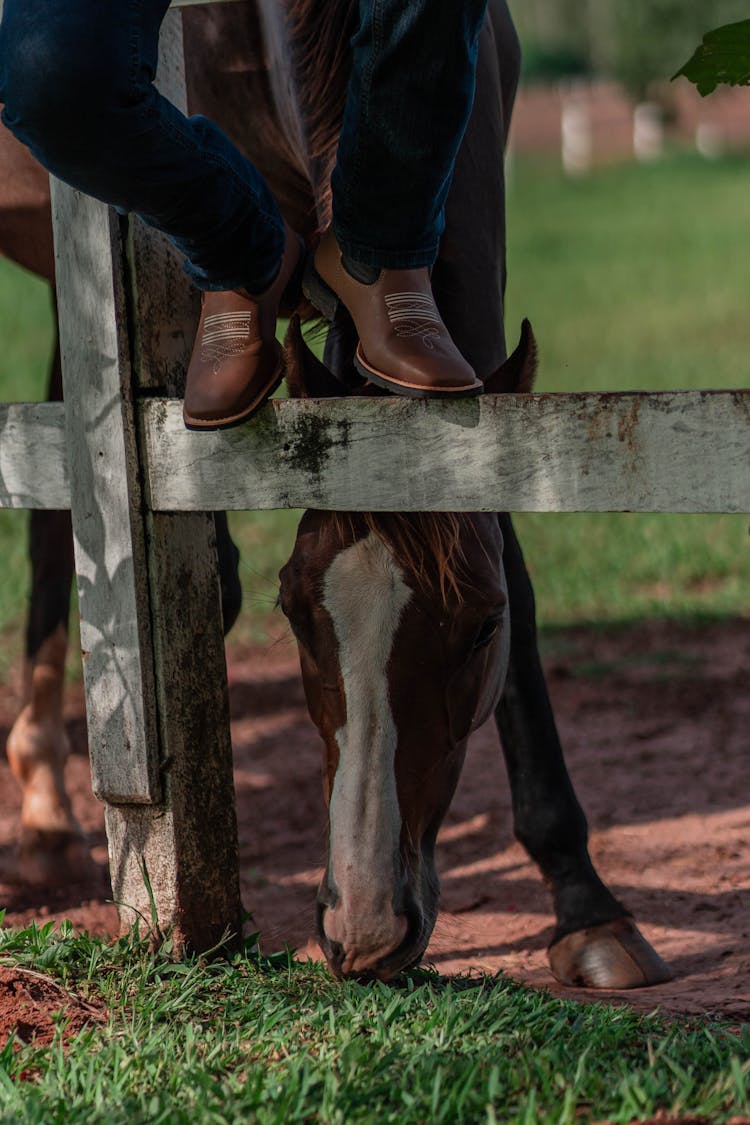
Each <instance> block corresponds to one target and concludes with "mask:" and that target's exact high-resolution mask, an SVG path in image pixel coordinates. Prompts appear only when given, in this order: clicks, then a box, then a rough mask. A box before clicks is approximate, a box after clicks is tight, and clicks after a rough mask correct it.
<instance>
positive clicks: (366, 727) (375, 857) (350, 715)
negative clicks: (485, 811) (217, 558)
mask: <svg viewBox="0 0 750 1125" xmlns="http://www.w3.org/2000/svg"><path fill="white" fill-rule="evenodd" d="M534 352H535V348H534V340H533V335H532V333H531V328H530V326H529V325H528V323H527V322H524V328H523V333H522V340H521V344H520V345H519V348H518V349H516V352H515V353H514V354H513V356H512V357H511V358H510V360H508V361H507V363H506V364H504V365H503V367H502V368H501V369H500V370H499V371H498V372H497V373H496V374H495V375H494V376H493V377H492V378H491V379H490V380H488V381H487V384H486V390H488V391H489V390H491V391H498V390H506V391H507V390H526V389H529V388H530V383H531V379H532V377H533V368H534V362H535V357H534ZM287 360H288V372H287V381H288V383H289V384H290V390H291V393H292V394H293V395H294V396H310V397H325V396H326V395H328V396H330V395H332V394H335V395H339V396H340V395H341V394H342V393H344V392H343V391H342V384H341V383H340V382H339V381H338V380H337V379H335V378H334V376H332V375H331V374H330V372H328V371H327V370H326V369H325V367H324V366H323V365H322V364H321V363H320V362H319V361H318V360H316V359H315V357H314V356H313V355H312V353H311V352H309V350H308V349H307V348H306V346H305V345H304V343H303V341H302V336H301V333H300V330H299V325H298V323H297V322H293V323H292V325H291V327H290V334H289V338H288V341H287ZM368 390H369V389H368V388H367V387H359V388H355V389H354V392H353V393H360V394H362V393H368ZM502 552H503V542H502V535H501V532H500V527H499V524H498V520H497V517H496V516H495V515H494V514H487V513H469V514H464V513H460V514H453V513H385V512H380V513H375V512H369V513H352V512H347V513H341V512H324V511H307V512H306V513H305V515H304V516H303V518H302V520H301V522H300V525H299V529H298V532H297V538H296V542H295V545H294V550H293V552H292V555H291V557H290V559H289V561H288V562H287V564H286V565H285V566H284V568H283V569H282V571H281V574H280V581H281V592H280V605H281V608H282V610H283V612H284V613H285V615H286V617H287V618H288V620H289V623H290V625H291V627H292V630H293V632H294V634H295V637H296V639H297V644H298V648H299V654H300V662H301V667H302V676H303V680H304V686H305V693H306V697H307V703H308V707H309V711H310V715H311V717H312V719H313V721H314V723H315V725H316V726H317V727H318V730H319V731H320V734H321V735H322V737H323V743H324V766H323V777H324V790H325V796H326V800H327V803H328V809H329V839H328V860H327V865H326V871H325V875H324V877H323V879H322V881H321V884H320V887H319V889H318V899H317V902H318V906H317V927H318V936H319V940H320V944H321V947H322V949H323V951H324V953H325V955H326V958H327V960H328V963H329V965H330V967H331V969H332V970H333V972H334V973H335V974H336V975H337V976H358V977H377V978H379V979H381V980H388V979H390V978H392V977H393V976H395V975H396V974H397V973H398V972H399V971H401V970H402V969H404V968H406V967H408V966H410V965H413V964H416V963H417V962H418V961H419V959H420V958H421V956H422V954H423V953H424V951H425V949H426V946H427V942H428V940H429V937H430V934H431V933H432V929H433V927H434V924H435V919H436V917H437V909H438V893H439V882H438V877H437V873H436V870H435V859H434V850H435V840H436V837H437V832H438V829H439V827H440V824H441V822H442V819H443V817H444V815H445V813H446V811H447V809H448V806H449V804H450V802H451V799H452V797H453V794H454V791H455V788H456V784H457V782H458V778H459V775H460V772H461V767H462V765H463V761H464V755H465V752H466V744H467V739H468V737H469V735H470V734H471V733H472V731H473V730H475V729H476V728H477V727H478V726H479V725H480V724H481V723H483V722H484V721H485V719H486V718H488V716H489V715H490V714H491V713H492V711H493V710H494V708H495V706H496V705H497V702H498V700H499V697H500V694H501V692H502V688H503V684H504V681H505V675H506V671H507V667H508V657H509V649H510V635H509V611H508V604H507V591H506V585H505V576H504V572H503V565H502Z"/></svg>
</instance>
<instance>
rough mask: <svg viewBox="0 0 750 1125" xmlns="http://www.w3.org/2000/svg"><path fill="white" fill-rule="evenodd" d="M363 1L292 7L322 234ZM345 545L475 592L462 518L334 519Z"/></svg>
mask: <svg viewBox="0 0 750 1125" xmlns="http://www.w3.org/2000/svg"><path fill="white" fill-rule="evenodd" d="M358 23H359V3H358V0H326V3H323V4H321V2H320V0H287V27H288V29H289V43H290V49H291V55H292V60H293V64H294V70H295V81H296V86H297V93H298V99H299V109H300V113H301V116H302V121H303V124H304V128H305V133H306V141H307V149H308V158H309V162H310V178H311V181H312V187H313V192H314V195H315V202H316V208H317V215H318V225H319V228H320V229H321V230H325V228H326V227H327V226H328V225H329V223H330V221H331V173H332V172H333V168H334V165H335V163H336V150H337V148H338V139H339V132H340V129H341V120H342V117H343V113H344V105H345V102H346V95H347V89H348V84H349V75H350V72H351V39H352V36H353V35H354V33H355V31H356V30H357V27H358ZM330 514H331V517H332V519H333V521H334V527H335V529H336V531H337V534H338V535H339V537H340V539H341V542H342V543H344V542H346V541H347V540H348V539H352V538H353V537H356V535H357V532H358V531H359V530H361V527H362V525H364V527H365V529H366V531H368V532H372V533H373V534H374V535H376V536H377V537H378V538H379V539H380V540H381V541H382V542H383V543H384V544H385V545H386V546H387V547H388V548H389V550H390V551H391V552H392V553H393V556H394V558H395V559H396V561H397V562H398V563H399V564H400V565H401V566H402V567H403V568H404V569H405V570H406V571H407V573H408V574H409V575H411V576H412V577H413V579H414V580H415V582H416V584H417V586H418V588H420V589H422V590H424V591H425V592H427V593H431V592H433V591H435V590H437V591H438V592H439V594H440V597H441V599H442V601H443V604H445V603H446V602H447V600H448V598H449V596H453V597H454V598H455V599H456V600H457V601H458V602H459V604H460V603H462V602H463V601H464V591H465V590H466V589H467V587H469V586H470V584H471V572H470V569H469V566H468V563H467V559H466V556H465V553H464V550H463V546H462V538H461V536H462V531H463V530H464V529H465V528H470V527H471V528H472V530H473V525H472V524H471V523H470V518H469V517H468V516H467V515H466V514H464V513H456V512H331V513H330Z"/></svg>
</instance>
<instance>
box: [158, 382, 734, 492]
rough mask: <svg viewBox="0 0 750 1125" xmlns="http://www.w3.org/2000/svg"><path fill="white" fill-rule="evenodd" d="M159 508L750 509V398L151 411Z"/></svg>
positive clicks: (333, 403) (599, 397) (709, 395)
mask: <svg viewBox="0 0 750 1125" xmlns="http://www.w3.org/2000/svg"><path fill="white" fill-rule="evenodd" d="M141 423H142V426H143V433H144V439H145V442H144V446H145V449H144V455H145V460H146V473H147V481H146V493H147V497H148V503H149V505H150V506H151V507H152V508H153V509H154V510H155V511H160V510H162V511H193V510H196V509H197V510H222V509H226V510H232V509H261V508H294V507H311V508H326V509H334V510H359V511H367V510H372V511H388V510H390V511H408V510H414V511H439V510H443V511H506V510H507V511H513V512H522V511H526V512H545V511H546V512H553V511H556V512H583V511H588V512H604V511H612V512H617V511H621V512H625V511H632V512H636V511H637V512H750V392H749V391H681V392H664V393H654V392H650V393H638V394H591V393H587V394H547V395H545V394H540V395H501V396H494V395H493V396H487V398H477V399H469V400H464V401H463V402H453V403H443V402H436V401H434V400H432V401H427V402H415V401H414V400H408V399H403V398H402V399H398V398H385V399H383V398H378V399H369V400H367V399H364V400H363V399H358V400H352V399H348V400H347V399H327V400H325V401H313V400H306V401H295V402H290V401H278V402H274V403H271V404H270V405H269V406H268V407H266V408H265V409H264V411H263V412H261V413H260V414H259V415H258V416H257V417H256V419H255V420H254V421H252V422H251V423H250V424H249V425H245V426H240V427H237V428H236V429H231V430H224V431H218V432H212V433H203V434H195V433H190V432H188V431H187V430H186V429H185V428H184V425H183V422H182V415H181V407H180V404H179V402H176V401H173V400H156V399H154V400H151V401H147V402H145V403H143V404H142V406H141Z"/></svg>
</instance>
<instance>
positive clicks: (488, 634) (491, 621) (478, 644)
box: [474, 617, 500, 649]
mask: <svg viewBox="0 0 750 1125" xmlns="http://www.w3.org/2000/svg"><path fill="white" fill-rule="evenodd" d="M499 626H500V619H499V618H498V617H488V618H487V620H486V621H484V622H483V623H482V626H481V628H480V630H479V632H478V633H477V635H476V637H475V638H474V648H475V649H477V648H484V647H485V645H488V644H489V643H490V641H491V640H492V638H493V637H494V636H495V633H496V632H497V630H498V628H499Z"/></svg>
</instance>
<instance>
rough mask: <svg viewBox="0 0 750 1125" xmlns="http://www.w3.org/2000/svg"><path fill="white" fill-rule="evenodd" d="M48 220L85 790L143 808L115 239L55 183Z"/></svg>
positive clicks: (145, 750)
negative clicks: (77, 619)
mask: <svg viewBox="0 0 750 1125" xmlns="http://www.w3.org/2000/svg"><path fill="white" fill-rule="evenodd" d="M52 213H53V220H54V227H55V251H56V270H57V287H58V307H59V317H60V347H61V354H62V363H63V386H64V395H65V420H66V431H67V447H68V451H69V466H70V481H71V507H72V515H73V533H74V539H75V554H76V573H77V582H78V597H79V606H80V612H81V647H82V649H83V653H84V681H85V684H86V697H87V708H88V732H89V747H90V752H91V768H92V783H93V787H94V792H95V793H96V794H97V796H99V797H101V798H102V799H105V800H108V801H112V802H124V803H128V802H135V803H148V802H150V801H153V800H157V799H158V798H159V793H160V782H159V767H158V746H157V736H156V726H155V710H154V703H153V700H154V685H153V674H152V673H153V659H152V655H151V645H150V630H149V614H148V591H147V589H145V587H144V586H143V583H141V582H139V581H137V578H136V574H137V572H139V571H140V569H141V568H142V566H143V564H144V551H145V544H144V535H143V529H142V524H141V518H140V509H141V499H142V498H141V491H140V486H139V475H138V472H137V468H136V462H137V453H136V449H135V435H134V418H133V404H132V393H131V390H132V389H131V385H130V366H129V354H128V342H127V334H126V324H127V317H126V313H125V308H124V297H123V293H122V290H121V286H120V280H119V269H120V267H119V262H118V260H117V259H118V256H119V252H120V246H119V231H118V228H117V221H116V218H115V217H113V213H110V212H109V211H108V209H107V208H106V207H105V206H103V204H101V203H98V202H96V201H95V200H92V199H89V198H88V197H86V196H83V195H81V194H79V193H78V192H75V191H73V190H72V189H70V188H68V187H66V186H65V185H63V184H60V183H59V182H57V181H53V183H52ZM73 231H75V238H73V237H71V236H70V232H73Z"/></svg>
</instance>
